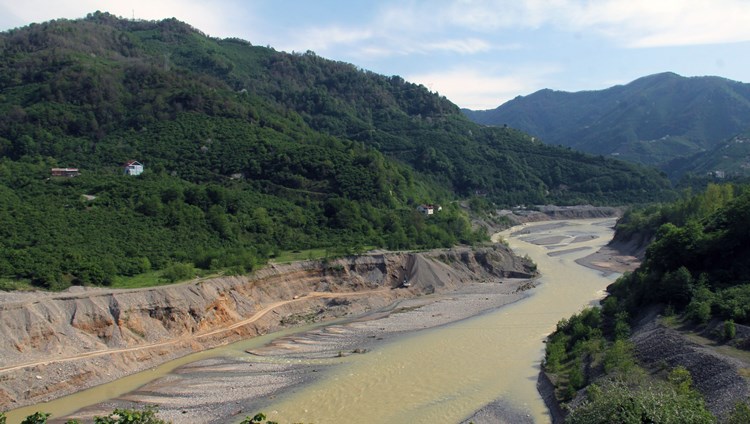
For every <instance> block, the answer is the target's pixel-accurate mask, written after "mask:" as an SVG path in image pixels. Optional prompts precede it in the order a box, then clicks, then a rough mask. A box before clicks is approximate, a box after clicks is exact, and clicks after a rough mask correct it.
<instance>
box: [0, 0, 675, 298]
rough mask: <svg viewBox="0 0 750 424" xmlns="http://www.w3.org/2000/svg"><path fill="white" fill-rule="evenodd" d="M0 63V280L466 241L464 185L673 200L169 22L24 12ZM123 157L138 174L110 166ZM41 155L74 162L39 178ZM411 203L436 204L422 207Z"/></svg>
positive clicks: (636, 174) (644, 183)
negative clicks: (73, 173) (31, 16)
mask: <svg viewBox="0 0 750 424" xmlns="http://www.w3.org/2000/svg"><path fill="white" fill-rule="evenodd" d="M0 57H1V59H2V60H0V156H2V159H0V200H1V201H0V276H10V277H14V278H18V277H22V278H29V279H31V280H32V281H37V282H39V283H41V284H44V285H50V286H59V287H63V286H65V285H66V284H69V283H71V282H73V283H108V282H111V281H112V277H113V276H119V275H132V274H138V273H140V272H144V271H147V270H150V269H164V268H170V267H176V268H174V269H173V271H180V272H183V271H185V269H184V268H180V267H177V266H178V265H181V264H186V263H187V264H192V265H195V266H198V267H200V268H204V269H216V268H226V267H232V268H233V269H235V270H236V271H237V272H242V271H243V270H246V269H247V268H249V267H252V265H253V264H254V263H257V262H258V261H263V260H265V258H268V257H269V256H273V255H275V254H276V253H277V252H278V251H279V250H287V249H288V250H299V249H307V248H312V247H328V248H331V249H338V250H341V249H344V250H345V251H357V250H359V249H361V248H362V247H364V246H383V247H389V248H407V247H435V246H448V245H452V244H455V243H459V242H466V243H470V242H473V241H476V240H477V239H478V238H479V237H481V235H479V234H476V233H474V232H472V230H471V228H470V227H469V225H468V220H467V219H466V216H465V214H464V213H463V212H462V211H461V210H460V209H459V208H458V206H457V204H456V203H453V202H452V200H454V199H456V198H459V197H467V196H471V195H474V194H476V193H479V194H481V195H483V196H486V197H487V199H488V200H491V201H494V202H497V203H499V204H519V203H520V204H524V203H526V204H528V203H553V202H558V203H579V202H592V203H627V202H638V201H649V200H658V199H663V198H664V197H665V196H669V195H670V193H671V191H670V186H669V183H668V181H666V179H665V178H664V177H663V176H662V175H660V174H659V173H657V172H656V171H654V170H650V169H646V168H643V167H640V166H636V165H632V164H628V163H625V162H622V161H617V160H613V159H605V158H602V157H595V156H590V155H585V154H582V153H579V152H573V151H570V150H568V149H563V148H556V147H549V146H546V145H544V144H542V143H539V142H535V141H533V140H532V139H531V137H529V136H528V135H526V134H524V133H522V132H520V131H517V130H513V129H507V128H484V127H481V126H478V125H476V124H474V123H472V122H470V121H469V120H468V119H466V118H465V117H464V116H463V115H462V114H461V113H460V110H459V109H458V108H457V107H456V106H455V105H454V104H453V103H451V102H450V101H448V100H447V99H445V98H444V97H440V96H438V95H436V94H433V93H430V92H429V91H428V90H427V89H425V88H424V87H422V86H419V85H415V84H411V83H409V82H407V81H404V80H403V79H402V78H400V77H397V76H392V77H387V76H382V75H378V74H374V73H372V72H367V71H363V70H360V69H358V68H357V67H356V66H354V65H351V64H346V63H341V62H335V61H331V60H327V59H324V58H321V57H319V56H317V55H315V54H314V53H312V52H307V53H304V54H298V53H292V54H289V53H283V52H277V51H275V50H273V49H271V48H266V47H257V46H253V45H251V44H250V43H249V42H246V41H243V40H238V39H216V38H210V37H207V36H206V35H204V34H203V33H201V32H200V31H198V30H196V29H195V28H192V27H191V26H190V25H188V24H186V23H183V22H179V21H177V20H175V19H167V20H163V21H158V22H152V21H131V20H126V19H120V18H117V17H114V16H112V15H110V14H107V13H100V12H96V13H93V14H90V15H89V16H87V17H86V18H85V19H81V20H73V21H70V20H56V21H51V22H47V23H42V24H33V25H30V26H28V27H24V28H20V29H15V30H11V31H8V32H5V33H1V34H0ZM130 160H137V161H139V162H141V163H143V164H144V165H145V169H146V171H145V172H144V173H143V174H142V175H140V176H138V177H126V176H124V175H123V173H122V169H121V165H122V164H123V163H125V162H127V161H130ZM55 167H73V168H78V169H80V172H81V175H80V176H79V177H75V178H65V179H61V178H59V177H55V178H50V169H51V168H55ZM82 196H83V197H82ZM420 203H443V205H444V208H443V212H441V213H440V214H437V216H434V217H430V218H429V219H427V218H426V217H424V216H422V215H420V214H419V213H417V212H415V209H416V206H417V205H418V204H420ZM93 235H95V237H93ZM0 282H1V281H0Z"/></svg>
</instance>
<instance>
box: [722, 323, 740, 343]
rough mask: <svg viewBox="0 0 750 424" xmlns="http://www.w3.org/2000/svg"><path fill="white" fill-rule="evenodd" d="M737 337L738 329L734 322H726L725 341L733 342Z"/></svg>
mask: <svg viewBox="0 0 750 424" xmlns="http://www.w3.org/2000/svg"><path fill="white" fill-rule="evenodd" d="M736 335H737V327H736V326H735V325H734V320H731V319H729V320H726V321H724V340H732V339H734V336H736Z"/></svg>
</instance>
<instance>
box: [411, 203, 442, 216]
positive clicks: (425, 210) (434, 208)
mask: <svg viewBox="0 0 750 424" xmlns="http://www.w3.org/2000/svg"><path fill="white" fill-rule="evenodd" d="M442 210H443V207H442V206H440V205H427V204H422V205H419V206H417V211H419V212H421V213H422V214H424V215H433V214H434V213H435V212H440V211H442Z"/></svg>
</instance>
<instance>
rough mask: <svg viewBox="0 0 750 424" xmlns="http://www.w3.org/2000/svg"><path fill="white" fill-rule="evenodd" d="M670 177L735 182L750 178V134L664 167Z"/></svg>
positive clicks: (747, 133) (671, 162) (731, 139)
mask: <svg viewBox="0 0 750 424" xmlns="http://www.w3.org/2000/svg"><path fill="white" fill-rule="evenodd" d="M663 168H664V170H665V171H666V172H667V173H669V174H670V175H674V176H676V177H682V176H684V175H690V174H692V175H695V176H705V175H710V176H712V177H714V178H717V179H724V178H730V179H733V180H736V179H742V178H747V177H750V132H745V133H743V134H739V135H736V136H734V137H732V138H730V139H729V140H726V141H724V142H722V143H719V144H717V145H716V146H715V147H714V148H712V149H710V150H707V151H704V152H701V153H696V154H695V155H692V156H689V157H685V158H678V159H675V160H673V161H670V162H669V163H667V164H665V165H664V167H663Z"/></svg>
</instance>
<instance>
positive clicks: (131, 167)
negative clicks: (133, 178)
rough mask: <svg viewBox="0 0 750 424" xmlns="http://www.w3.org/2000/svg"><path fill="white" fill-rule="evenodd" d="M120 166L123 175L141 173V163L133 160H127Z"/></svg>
mask: <svg viewBox="0 0 750 424" xmlns="http://www.w3.org/2000/svg"><path fill="white" fill-rule="evenodd" d="M122 167H123V169H124V170H125V175H141V174H142V173H143V164H142V163H140V162H138V161H135V160H131V161H128V162H127V163H126V164H125V165H123V166H122Z"/></svg>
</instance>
